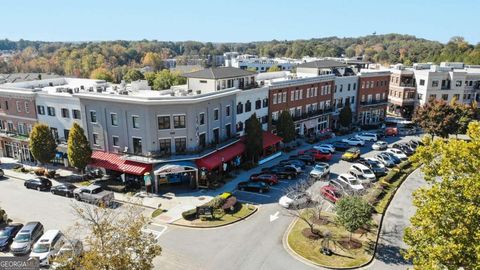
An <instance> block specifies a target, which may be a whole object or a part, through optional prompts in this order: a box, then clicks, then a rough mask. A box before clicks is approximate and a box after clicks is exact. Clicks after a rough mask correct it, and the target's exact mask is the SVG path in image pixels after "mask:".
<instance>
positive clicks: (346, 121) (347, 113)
mask: <svg viewBox="0 0 480 270" xmlns="http://www.w3.org/2000/svg"><path fill="white" fill-rule="evenodd" d="M338 121H339V124H340V125H341V126H342V127H350V125H351V124H352V108H350V101H349V100H348V99H347V101H346V102H345V106H343V108H342V109H341V110H340V114H339V116H338Z"/></svg>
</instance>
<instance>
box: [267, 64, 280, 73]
mask: <svg viewBox="0 0 480 270" xmlns="http://www.w3.org/2000/svg"><path fill="white" fill-rule="evenodd" d="M276 71H282V69H281V68H280V67H278V66H275V65H273V66H271V67H269V68H268V70H267V72H276Z"/></svg>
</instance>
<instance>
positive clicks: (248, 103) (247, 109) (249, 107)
mask: <svg viewBox="0 0 480 270" xmlns="http://www.w3.org/2000/svg"><path fill="white" fill-rule="evenodd" d="M251 110H252V103H251V102H250V100H247V103H245V112H249V111H251Z"/></svg>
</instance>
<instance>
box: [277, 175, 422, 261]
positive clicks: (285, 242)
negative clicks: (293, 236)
mask: <svg viewBox="0 0 480 270" xmlns="http://www.w3.org/2000/svg"><path fill="white" fill-rule="evenodd" d="M419 169H420V167H418V168H416V169H415V170H413V171H412V172H411V173H410V174H409V175H407V177H406V178H405V180H403V182H402V183H401V184H400V185H399V186H398V187H397V188H396V189H395V191H394V193H393V196H392V197H391V199H390V201H388V203H387V206H386V207H385V212H384V214H383V215H382V217H381V219H380V223H379V224H378V232H377V236H376V240H375V248H374V250H373V256H372V258H371V259H370V260H369V261H368V262H366V263H364V264H362V265H360V266H356V267H331V266H325V265H321V264H318V263H315V262H312V261H310V260H308V259H305V258H304V257H302V256H300V255H299V254H298V253H297V252H295V251H294V250H293V249H292V248H291V247H290V245H289V244H288V235H289V234H290V232H291V231H292V228H293V226H294V224H295V223H296V222H297V221H298V218H296V219H295V220H293V221H292V222H291V223H290V225H289V226H288V228H287V230H286V231H285V233H284V234H283V237H282V244H283V248H284V249H285V250H286V251H287V253H288V254H290V256H292V257H293V258H294V259H296V260H297V261H300V262H302V263H304V264H306V265H309V266H312V267H316V268H317V269H322V268H324V269H338V270H347V269H366V267H369V266H371V265H372V264H373V263H374V261H375V258H376V255H377V247H378V241H379V239H380V232H381V229H382V225H383V219H384V217H385V213H386V212H387V210H388V208H389V207H390V203H391V202H392V201H393V198H394V197H395V195H396V193H397V191H398V190H399V189H400V187H401V186H402V185H403V184H404V183H405V181H406V180H407V178H408V177H410V175H412V174H413V173H415V172H416V171H417V170H419Z"/></svg>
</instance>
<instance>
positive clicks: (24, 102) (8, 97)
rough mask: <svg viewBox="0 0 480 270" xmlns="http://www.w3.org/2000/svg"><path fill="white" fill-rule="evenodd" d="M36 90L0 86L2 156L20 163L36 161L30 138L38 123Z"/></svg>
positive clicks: (0, 141) (11, 85) (0, 146)
mask: <svg viewBox="0 0 480 270" xmlns="http://www.w3.org/2000/svg"><path fill="white" fill-rule="evenodd" d="M37 91H39V90H38V89H34V88H29V89H25V88H20V87H17V86H16V85H14V84H9V83H7V84H3V85H0V150H1V151H0V154H1V155H2V156H3V157H11V158H15V159H18V160H20V161H34V158H33V156H32V154H31V153H30V150H29V145H28V136H29V134H30V131H31V130H32V127H33V125H34V124H35V123H36V122H37V113H36V110H35V94H36V92H37Z"/></svg>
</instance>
